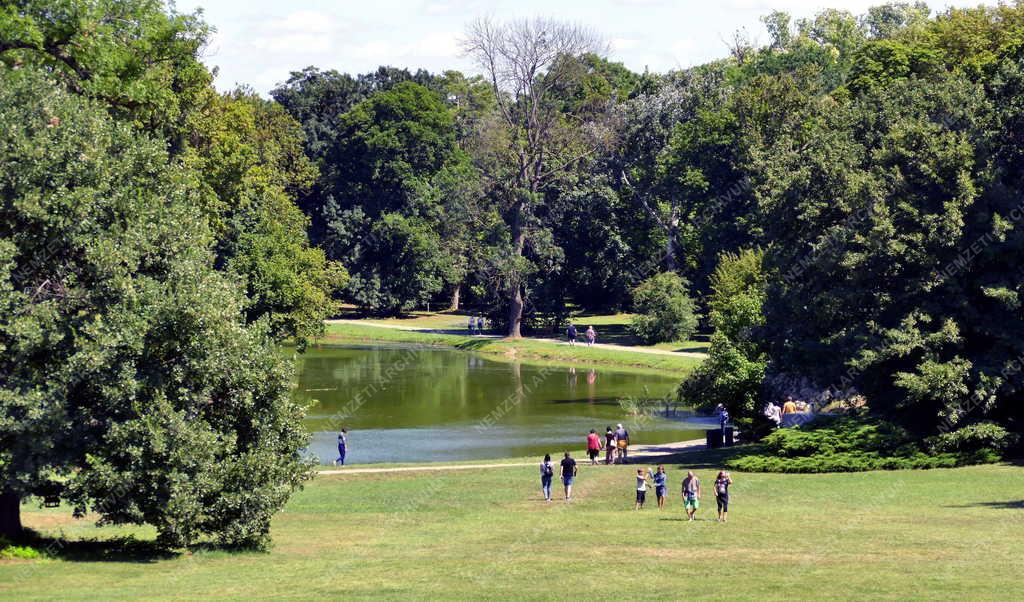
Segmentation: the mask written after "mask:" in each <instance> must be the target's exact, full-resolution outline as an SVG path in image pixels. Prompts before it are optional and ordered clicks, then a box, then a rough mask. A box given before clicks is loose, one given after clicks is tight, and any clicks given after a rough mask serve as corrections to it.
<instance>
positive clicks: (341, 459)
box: [334, 429, 348, 466]
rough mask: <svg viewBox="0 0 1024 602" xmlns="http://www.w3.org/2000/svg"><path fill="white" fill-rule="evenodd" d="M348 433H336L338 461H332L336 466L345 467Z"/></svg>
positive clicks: (342, 431)
mask: <svg viewBox="0 0 1024 602" xmlns="http://www.w3.org/2000/svg"><path fill="white" fill-rule="evenodd" d="M347 435H348V431H346V430H345V429H341V432H340V433H338V459H337V460H335V461H334V464H335V465H336V466H344V465H345V452H346V451H348V437H347Z"/></svg>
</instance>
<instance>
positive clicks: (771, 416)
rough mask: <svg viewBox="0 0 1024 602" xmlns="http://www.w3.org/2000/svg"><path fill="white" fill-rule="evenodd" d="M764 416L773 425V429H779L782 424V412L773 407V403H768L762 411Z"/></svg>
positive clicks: (777, 407)
mask: <svg viewBox="0 0 1024 602" xmlns="http://www.w3.org/2000/svg"><path fill="white" fill-rule="evenodd" d="M764 415H765V417H766V418H767V419H768V420H770V421H771V422H772V424H774V425H775V428H779V425H780V424H782V410H781V409H780V408H779V406H777V405H775V402H773V401H769V402H768V405H767V407H765V409H764Z"/></svg>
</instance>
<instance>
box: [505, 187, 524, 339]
mask: <svg viewBox="0 0 1024 602" xmlns="http://www.w3.org/2000/svg"><path fill="white" fill-rule="evenodd" d="M523 203H524V201H519V202H518V203H516V205H515V208H514V210H513V216H512V252H513V253H514V255H513V257H515V258H517V259H518V258H519V257H522V256H523V249H525V248H526V230H525V229H524V228H523V211H524V210H525V207H524V206H523ZM510 276H511V279H512V284H511V286H510V287H509V293H510V295H509V297H510V298H509V312H508V337H509V338H510V339H518V338H522V336H523V335H522V332H521V330H520V325H521V324H522V322H523V305H524V304H523V285H522V283H521V282H520V281H519V274H517V273H513V274H510Z"/></svg>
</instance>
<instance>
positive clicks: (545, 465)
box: [540, 454, 555, 502]
mask: <svg viewBox="0 0 1024 602" xmlns="http://www.w3.org/2000/svg"><path fill="white" fill-rule="evenodd" d="M554 476H555V466H554V464H552V463H551V454H544V460H543V461H542V462H541V463H540V491H541V493H543V494H544V499H545V500H547V501H549V502H550V501H551V480H552V479H553V478H554Z"/></svg>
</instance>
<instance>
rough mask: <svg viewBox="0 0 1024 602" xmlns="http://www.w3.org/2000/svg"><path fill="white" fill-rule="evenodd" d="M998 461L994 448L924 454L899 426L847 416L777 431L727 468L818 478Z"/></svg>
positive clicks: (973, 437) (989, 436)
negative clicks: (831, 474) (829, 474)
mask: <svg viewBox="0 0 1024 602" xmlns="http://www.w3.org/2000/svg"><path fill="white" fill-rule="evenodd" d="M985 433H986V435H985V436H984V437H983V439H984V440H985V441H991V440H992V439H993V438H994V437H995V438H998V437H996V434H995V433H994V432H991V431H985ZM953 434H954V433H950V435H953ZM979 437H981V435H970V436H969V435H968V434H964V435H963V436H962V439H964V441H972V442H974V441H976V440H977V439H978V438H979ZM998 460H999V453H998V452H997V451H996V450H995V449H994V448H992V447H984V446H978V445H975V444H972V445H971V446H967V445H964V446H963V447H960V448H952V447H950V448H948V449H934V448H933V453H924V451H923V450H922V449H921V446H920V445H919V444H918V442H916V441H915V440H914V439H913V438H912V437H911V436H910V434H909V433H907V431H905V430H903V429H902V428H900V427H898V426H896V425H893V424H891V423H888V422H884V421H878V420H869V419H865V418H862V417H852V416H844V417H838V418H819V419H818V420H817V421H815V422H812V423H809V424H806V425H804V426H801V427H794V428H787V429H780V430H777V431H775V432H773V433H772V434H771V435H768V436H767V437H765V438H764V440H762V442H761V444H760V445H758V446H757V447H754V448H752V449H751V451H750V452H749V453H746V454H744V455H742V456H738V457H736V458H732V459H730V460H727V461H726V466H728V467H729V468H731V469H733V470H740V471H748V472H788V473H817V472H859V471H865V470H910V469H923V468H951V467H954V466H963V465H967V464H980V463H986V462H995V461H998Z"/></svg>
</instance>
